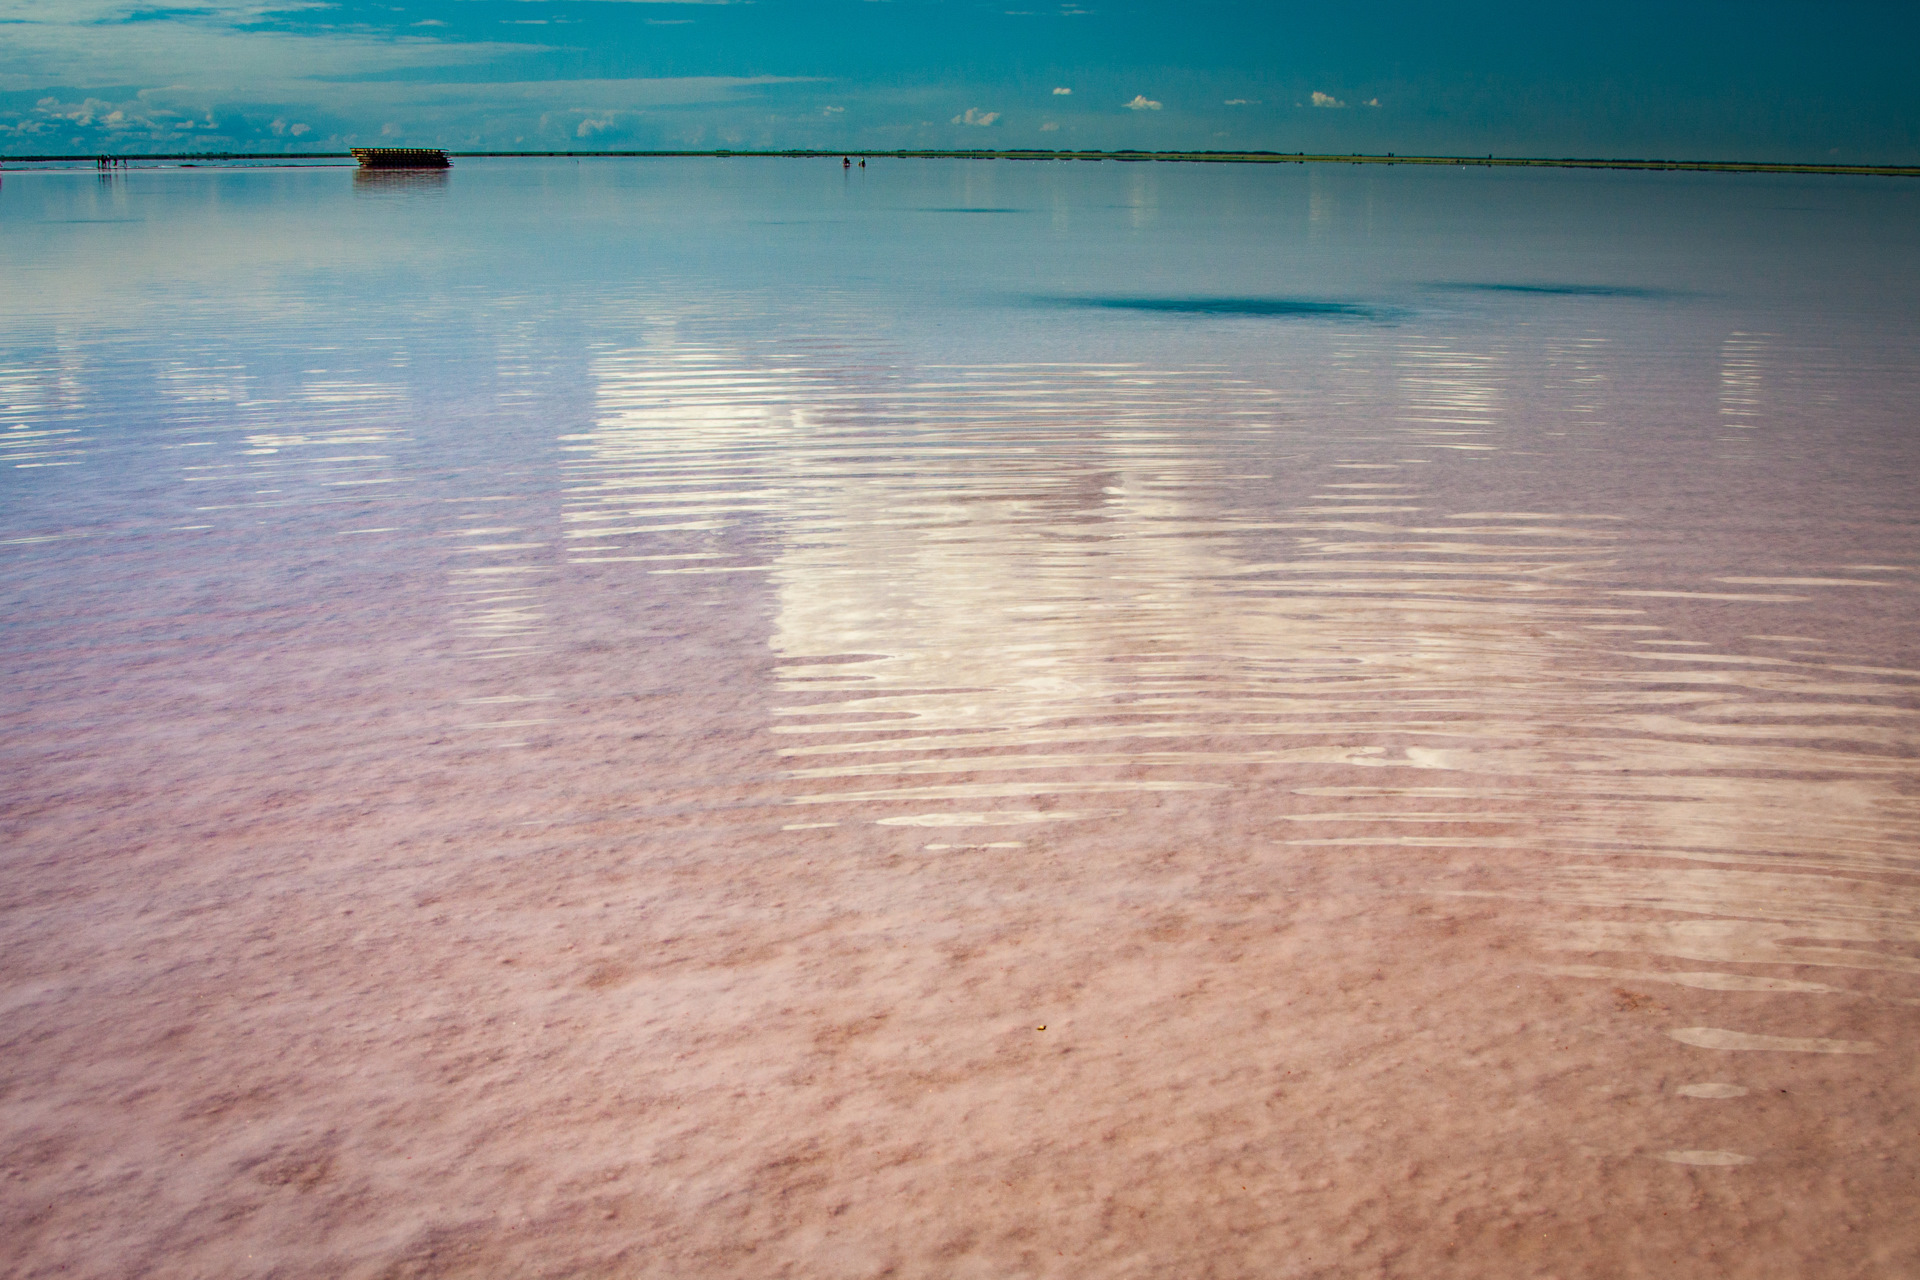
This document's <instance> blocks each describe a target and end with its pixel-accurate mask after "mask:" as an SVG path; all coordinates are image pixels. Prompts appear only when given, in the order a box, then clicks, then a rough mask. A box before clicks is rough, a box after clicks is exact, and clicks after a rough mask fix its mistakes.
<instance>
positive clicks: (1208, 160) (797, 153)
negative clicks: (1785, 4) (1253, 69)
mask: <svg viewBox="0 0 1920 1280" xmlns="http://www.w3.org/2000/svg"><path fill="white" fill-rule="evenodd" d="M104 154H105V153H101V154H84V155H31V156H0V168H4V167H5V166H6V165H7V164H9V163H12V164H60V163H73V162H85V161H89V160H97V159H100V158H102V155H104ZM447 155H449V156H451V157H453V158H454V159H474V160H479V159H529V158H548V159H575V160H587V159H596V160H599V159H622V158H625V159H671V158H693V157H705V158H712V159H769V160H812V159H832V158H835V157H839V156H846V157H851V158H858V159H862V160H875V159H878V160H889V159H891V160H1113V161H1118V162H1121V163H1135V164H1138V163H1148V162H1152V163H1162V164H1386V165H1394V164H1419V165H1443V166H1458V167H1473V168H1487V169H1498V168H1509V169H1629V170H1651V171H1661V172H1688V173H1821V174H1856V175H1862V176H1867V177H1881V178H1920V165H1873V164H1793V163H1784V162H1779V163H1775V162H1765V161H1751V160H1636V159H1581V158H1575V157H1564V158H1558V159H1555V158H1548V157H1543V156H1494V155H1487V156H1402V155H1395V154H1393V153H1391V152H1389V153H1387V154H1385V155H1333V154H1324V155H1322V154H1315V153H1309V152H1285V151H1039V150H1004V151H992V150H978V149H970V150H954V151H928V150H904V151H857V150H832V151H823V150H817V149H807V150H787V151H740V150H726V149H721V150H710V151H448V152H447ZM109 158H112V159H116V160H121V161H128V162H134V163H138V162H140V161H162V160H166V161H178V162H185V163H189V164H221V163H231V162H234V161H254V162H264V163H276V162H277V163H280V164H292V163H300V162H306V161H322V160H347V159H351V156H350V154H349V153H348V152H345V151H313V152H303V153H291V154H289V153H280V154H273V153H260V152H250V151H201V152H185V151H181V152H150V153H144V154H123V155H113V156H111V157H109Z"/></svg>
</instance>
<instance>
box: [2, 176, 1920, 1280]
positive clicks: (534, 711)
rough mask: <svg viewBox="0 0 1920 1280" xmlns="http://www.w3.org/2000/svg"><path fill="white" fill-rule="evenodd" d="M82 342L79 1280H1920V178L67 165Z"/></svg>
mask: <svg viewBox="0 0 1920 1280" xmlns="http://www.w3.org/2000/svg"><path fill="white" fill-rule="evenodd" d="M0 282H3V284H0V287H3V288H4V294H0V664H4V665H3V666H0V675H3V676H4V684H0V726H4V729H3V730H0V778H4V783H0V800H3V802H4V808H3V809H0V824H3V825H0V832H4V836H0V840H3V842H4V850H5V852H4V855H0V856H4V860H5V861H4V865H5V868H6V871H5V876H4V878H3V879H0V885H3V886H4V888H0V1008H4V1009H5V1011H6V1013H5V1017H4V1019H0V1027H4V1030H0V1036H4V1045H5V1048H4V1051H0V1162H3V1163H4V1165H5V1167H6V1168H7V1170H8V1173H9V1177H8V1180H7V1181H6V1182H5V1183H4V1186H0V1223H4V1224H5V1230H4V1231H0V1239H3V1240H4V1242H3V1243H0V1258H4V1259H5V1260H6V1265H7V1268H8V1269H10V1270H14V1271H18V1272H19V1273H20V1274H23V1275H25V1274H39V1273H40V1272H41V1271H49V1272H50V1271H52V1270H54V1269H56V1268H58V1267H60V1266H62V1265H65V1266H67V1267H68V1268H69V1269H70V1273H79V1274H94V1275H103V1276H104V1275H121V1274H134V1273H147V1272H151V1273H153V1274H180V1275H259V1274H268V1273H272V1274H285V1275H305V1274H312V1275H368V1276H373V1275H467V1274H472V1275H500V1274H527V1275H535V1274H549V1273H551V1274H556V1275H558V1274H567V1275H589V1274H593V1275H598V1274H606V1275H663V1276H665V1275H672V1276H693V1275H716V1276H718V1275H740V1276H767V1275H774V1274H792V1275H834V1276H841V1275H849V1276H850V1275H865V1274H879V1273H882V1272H885V1271H888V1270H889V1269H891V1270H892V1271H894V1272H896V1273H899V1274H912V1275H939V1276H957V1275H1015V1274H1019V1275H1027V1274H1033V1275H1041V1274H1045V1275H1062V1276H1067V1275H1072V1276H1086V1275H1103V1276H1105V1275H1111V1276H1123V1275H1124V1276H1132V1275H1141V1276H1145V1275H1167V1274H1185V1275H1200V1274H1208V1275H1221V1276H1233V1275H1249V1276H1251V1275H1259V1276H1296V1275H1297V1276H1310V1275H1327V1276H1335V1275H1338V1276H1349V1275H1360V1274H1381V1275H1423V1276H1438V1275H1461V1276H1492V1275H1528V1276H1537V1275H1547V1274H1555V1275H1560V1276H1576V1275H1594V1276H1602V1275H1605V1276H1613V1275H1630V1274H1641V1273H1643V1272H1644V1273H1655V1272H1657V1273H1659V1274H1662V1275H1668V1276H1676V1275H1678V1276H1685V1275H1700V1276H1731V1275H1743V1276H1744V1275H1752V1276H1765V1275H1794V1276H1818V1275H1836V1276H1837V1275H1861V1274H1885V1275H1896V1274H1910V1273H1912V1272H1913V1271H1915V1270H1916V1269H1920V1229H1916V1227H1915V1226H1914V1224H1913V1222H1912V1218H1913V1215H1912V1213H1911V1205H1912V1188H1913V1179H1914V1178H1915V1176H1916V1173H1917V1172H1920V1154H1916V1151H1915V1148H1914V1145H1913V1143H1912V1126H1913V1116H1914V1114H1915V1108H1916V1106H1917V1105H1920V1097H1917V1096H1916V1077H1915V1075H1914V1072H1913V1069H1912V1062H1913V1053H1914V1050H1915V1036H1916V1030H1917V1029H1920V1023H1917V1022H1916V1013H1915V1010H1916V1007H1920V786H1917V784H1920V759H1917V757H1920V629H1916V622H1920V596H1917V595H1916V591H1917V590H1920V501H1916V497H1915V495H1916V494H1917V493H1920V420H1917V419H1916V410H1915V404H1916V398H1917V397H1920V364H1916V361H1915V359H1914V355H1913V353H1914V352H1915V350H1916V348H1917V346H1920V185H1915V184H1913V183H1912V182H1910V181H1908V180H1904V179H1865V178H1843V177H1822V176H1808V177H1794V176H1780V175H1724V174H1663V173H1620V174H1615V173H1604V172H1584V171H1582V172H1557V171H1530V170H1506V169H1475V168H1458V169H1447V168H1424V167H1407V166H1395V167H1390V168H1389V167H1379V166H1364V167H1363V166H1333V165H1272V166H1264V165H1262V166H1254V165H1187V164H1178V165H1176V164H1144V163H1143V164H1122V163H1086V162H1063V163H1015V162H993V161H908V160H894V159H884V158H883V159H875V160H872V161H871V162H870V163H869V164H868V166H867V167H866V168H864V169H859V168H855V169H852V170H846V169H843V168H842V166H841V165H840V163H839V161H838V160H837V159H835V160H833V161H812V160H774V159H760V158H733V159H659V160H588V161H572V160H558V159H556V160H514V161H506V160H461V161H457V162H456V167H455V168H454V169H453V170H452V171H451V172H450V173H445V174H392V175H373V174H361V173H358V172H355V171H353V170H350V169H347V168H344V167H331V166H328V167H311V168H283V169H274V168H263V169H222V168H213V167H200V168H166V169H133V170H127V171H121V172H116V173H112V174H108V175H97V174H95V173H94V172H92V171H86V172H80V171H73V170H66V171H58V170H42V171H18V170H9V171H7V172H6V173H5V174H4V185H0Z"/></svg>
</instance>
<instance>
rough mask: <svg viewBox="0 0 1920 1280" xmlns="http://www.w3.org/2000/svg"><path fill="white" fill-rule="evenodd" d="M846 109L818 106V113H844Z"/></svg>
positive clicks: (834, 114) (827, 114)
mask: <svg viewBox="0 0 1920 1280" xmlns="http://www.w3.org/2000/svg"><path fill="white" fill-rule="evenodd" d="M846 110H847V109H846V108H845V107H822V108H820V114H821V115H823V116H837V115H844V114H845V113H846Z"/></svg>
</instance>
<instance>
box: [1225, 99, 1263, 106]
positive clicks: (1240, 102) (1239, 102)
mask: <svg viewBox="0 0 1920 1280" xmlns="http://www.w3.org/2000/svg"><path fill="white" fill-rule="evenodd" d="M1227 105H1228V106H1230V107H1257V106H1259V105H1260V99H1258V98H1228V99H1227Z"/></svg>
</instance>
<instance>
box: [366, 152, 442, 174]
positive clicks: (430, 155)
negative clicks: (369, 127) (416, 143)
mask: <svg viewBox="0 0 1920 1280" xmlns="http://www.w3.org/2000/svg"><path fill="white" fill-rule="evenodd" d="M353 158H354V159H355V160H358V161H359V162H360V167H361V168H362V169H445V168H448V167H450V162H449V161H448V160H447V153H446V152H444V151H442V150H440V149H439V148H438V147H355V148H354V149H353Z"/></svg>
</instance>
